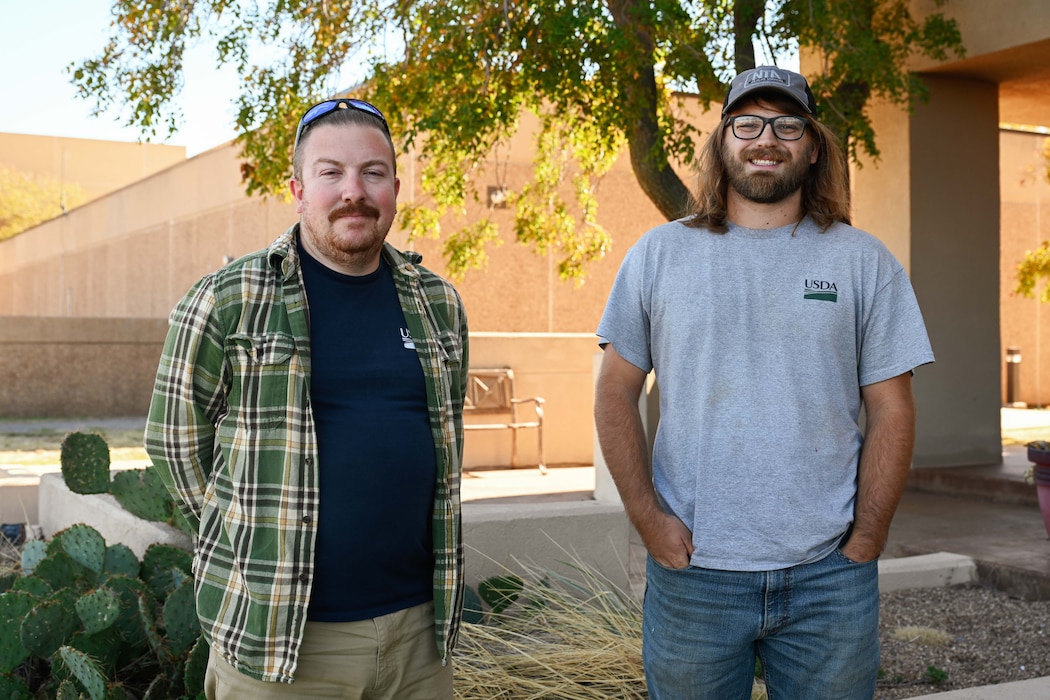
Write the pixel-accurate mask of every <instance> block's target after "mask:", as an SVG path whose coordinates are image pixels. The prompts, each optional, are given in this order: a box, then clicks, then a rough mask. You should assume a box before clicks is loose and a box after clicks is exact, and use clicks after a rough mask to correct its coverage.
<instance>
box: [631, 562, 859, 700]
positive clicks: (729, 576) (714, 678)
mask: <svg viewBox="0 0 1050 700" xmlns="http://www.w3.org/2000/svg"><path fill="white" fill-rule="evenodd" d="M878 572H879V570H878V563H877V561H872V562H867V563H864V564H858V563H856V562H853V561H851V560H850V559H847V558H846V557H845V556H843V555H842V553H841V552H839V551H838V550H835V551H834V552H832V553H831V554H829V555H828V556H826V557H824V558H823V559H821V560H820V561H816V562H811V563H809V564H802V565H799V566H794V567H791V568H788V569H780V570H776V571H757V572H755V571H717V570H713V569H701V568H698V567H694V566H690V567H688V568H685V569H667V568H665V567H663V566H661V565H660V564H657V563H656V562H655V561H654V560H653V559H652V557H650V558H649V562H648V566H647V575H648V585H647V588H646V591H645V605H644V611H643V626H644V629H643V632H642V656H643V660H644V663H645V678H646V681H647V683H648V685H649V697H650V698H652V700H686V699H688V700H703V699H704V698H710V699H712V700H738V699H739V700H747V699H748V698H750V697H751V686H752V682H753V679H754V672H755V656H756V655H757V656H758V657H759V658H760V659H761V660H762V669H763V672H764V673H765V682H766V690H767V691H768V693H769V698H770V700H832V699H834V700H871V698H872V696H873V695H874V694H875V680H876V678H877V676H878V671H879V573H878Z"/></svg>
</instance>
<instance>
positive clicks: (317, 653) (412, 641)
mask: <svg viewBox="0 0 1050 700" xmlns="http://www.w3.org/2000/svg"><path fill="white" fill-rule="evenodd" d="M204 691H205V694H206V695H207V697H208V700H271V699H273V700H277V699H280V700H287V699H288V698H304V699H306V698H346V699H348V700H452V666H451V664H449V665H448V666H442V665H441V658H440V657H439V656H438V651H437V646H436V645H435V643H434V604H433V603H425V604H423V605H418V606H416V607H414V608H408V609H407V610H399V611H397V612H394V613H391V614H389V615H383V616H382V617H377V618H373V619H371V620H361V621H360V622H307V623H306V633H305V636H304V637H303V646H302V652H301V653H300V655H299V665H298V667H297V668H296V670H295V682H294V683H292V684H288V683H267V682H264V681H258V680H255V679H254V678H251V677H250V676H246V675H244V674H243V673H240V672H238V671H237V670H236V669H234V668H233V667H232V666H230V665H229V664H228V663H226V662H225V661H223V660H222V659H221V658H219V657H218V656H217V655H216V654H215V652H214V650H213V651H212V653H211V656H210V657H209V659H208V671H207V675H206V676H205V680H204Z"/></svg>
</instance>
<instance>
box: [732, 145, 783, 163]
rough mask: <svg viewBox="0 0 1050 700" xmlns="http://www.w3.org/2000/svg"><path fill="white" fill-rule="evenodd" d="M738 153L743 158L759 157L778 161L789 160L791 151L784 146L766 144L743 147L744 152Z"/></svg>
mask: <svg viewBox="0 0 1050 700" xmlns="http://www.w3.org/2000/svg"><path fill="white" fill-rule="evenodd" d="M740 155H742V156H743V157H744V158H745V159H750V158H759V159H768V160H780V161H789V160H791V152H790V151H788V150H787V149H786V148H776V147H772V148H770V147H768V146H752V147H751V148H747V149H744V152H743V153H741V154H740Z"/></svg>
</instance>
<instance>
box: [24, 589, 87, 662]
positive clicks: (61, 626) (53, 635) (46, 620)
mask: <svg viewBox="0 0 1050 700" xmlns="http://www.w3.org/2000/svg"><path fill="white" fill-rule="evenodd" d="M76 628H77V616H76V613H75V612H74V610H73V605H72V604H67V601H66V600H65V599H63V598H61V597H59V596H56V597H54V598H52V599H50V600H47V601H44V602H43V603H41V604H39V605H37V606H36V607H35V608H33V609H32V610H30V611H29V614H27V615H26V617H25V619H24V620H22V625H21V626H20V627H19V630H18V636H19V639H20V640H21V641H22V644H23V645H24V646H25V647H26V648H27V649H29V651H31V652H33V653H34V654H36V655H37V656H42V657H44V658H47V657H49V656H51V655H52V654H54V653H55V652H56V651H58V648H59V647H60V646H62V645H63V644H65V643H66V642H67V641H69V638H70V637H72V636H73V632H75V631H76Z"/></svg>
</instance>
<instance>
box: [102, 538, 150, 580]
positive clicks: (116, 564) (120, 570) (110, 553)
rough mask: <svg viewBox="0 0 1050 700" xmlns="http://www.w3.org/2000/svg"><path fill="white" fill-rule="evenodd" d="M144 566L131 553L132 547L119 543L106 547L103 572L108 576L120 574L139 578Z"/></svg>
mask: <svg viewBox="0 0 1050 700" xmlns="http://www.w3.org/2000/svg"><path fill="white" fill-rule="evenodd" d="M141 568H142V565H141V564H140V563H139V558H138V557H137V556H135V553H134V552H133V551H131V547H129V546H127V545H126V544H123V543H120V542H118V543H117V544H111V545H110V546H108V547H106V559H105V562H104V563H103V564H102V571H103V572H104V573H106V574H108V575H111V576H112V575H114V574H120V575H123V576H130V577H132V578H138V575H139V569H141Z"/></svg>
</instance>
